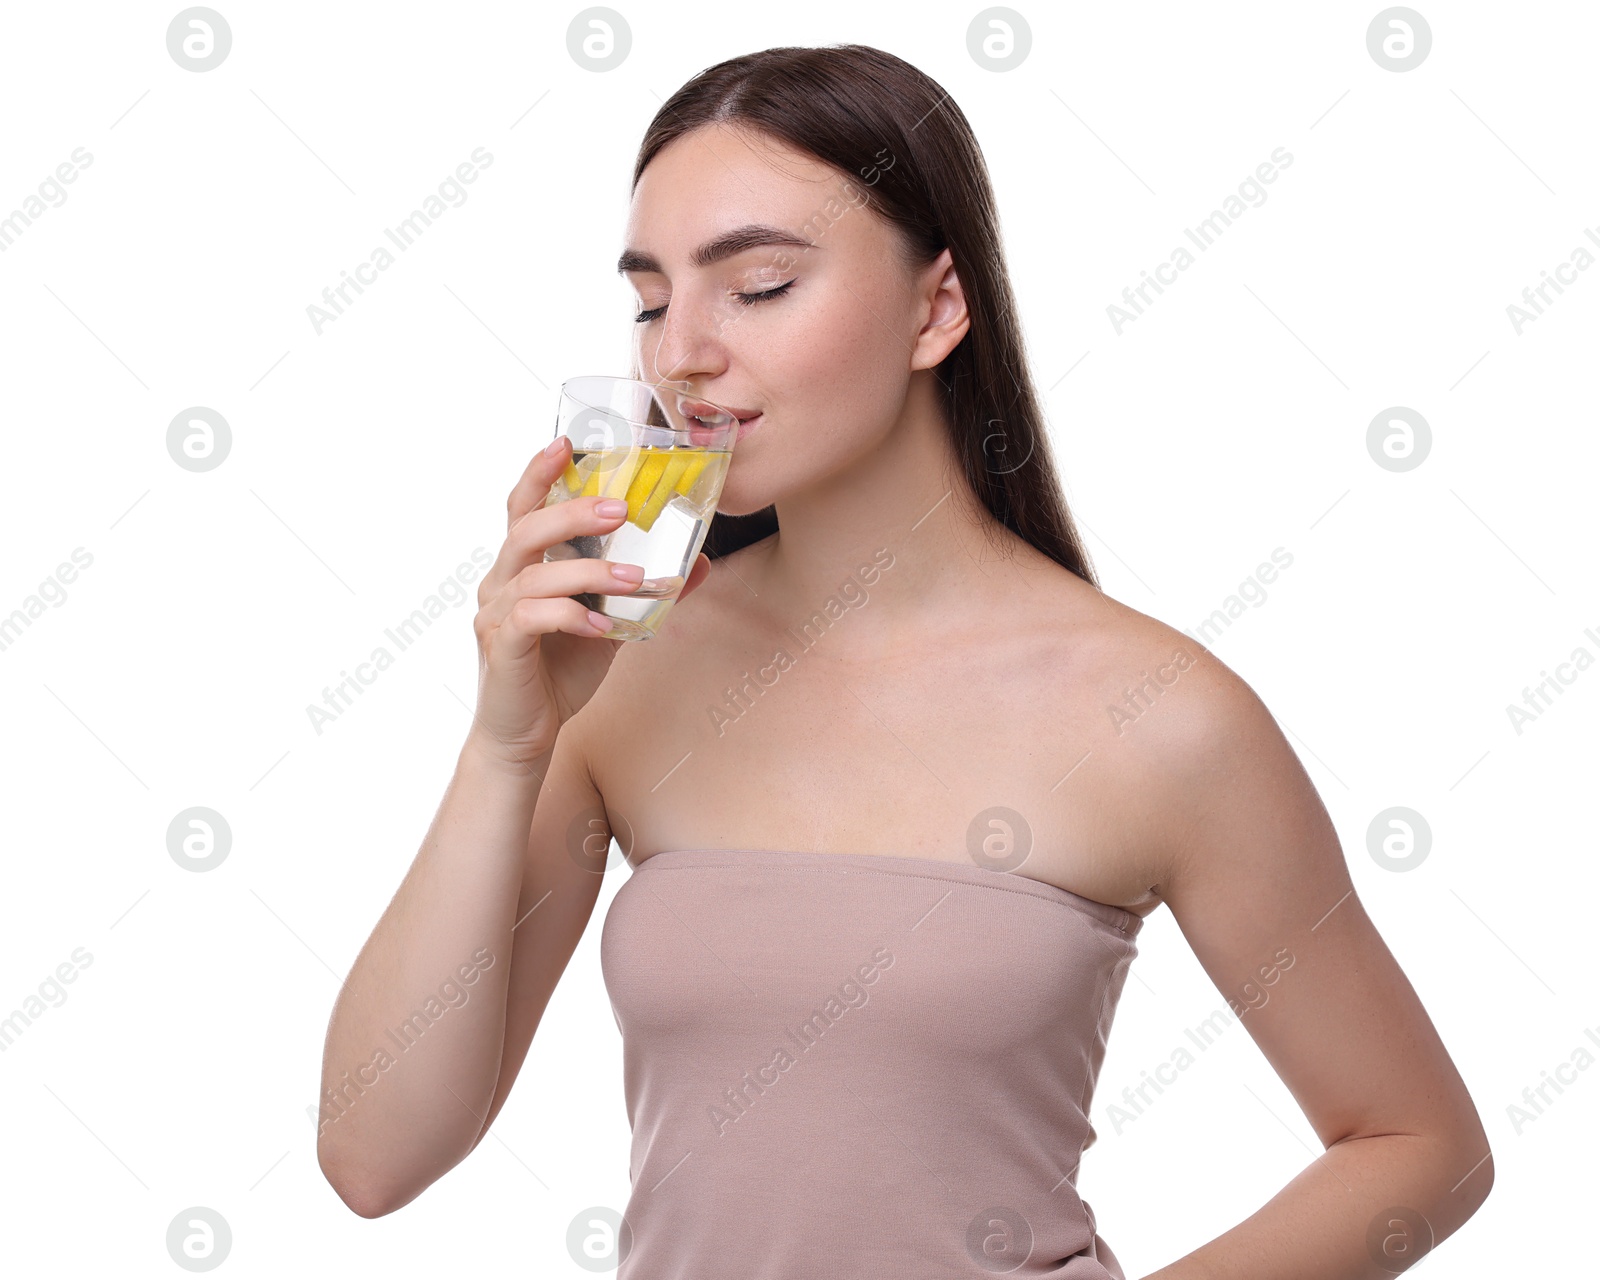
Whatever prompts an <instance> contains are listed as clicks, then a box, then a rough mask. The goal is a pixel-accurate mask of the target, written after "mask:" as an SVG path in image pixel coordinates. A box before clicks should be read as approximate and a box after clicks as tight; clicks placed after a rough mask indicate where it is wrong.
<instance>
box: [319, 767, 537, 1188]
mask: <svg viewBox="0 0 1600 1280" xmlns="http://www.w3.org/2000/svg"><path fill="white" fill-rule="evenodd" d="M534 765H535V768H536V770H537V772H530V773H528V774H527V775H526V776H521V775H514V774H512V773H509V772H507V771H506V770H503V769H500V768H496V767H494V766H493V765H489V764H485V763H484V762H483V761H482V760H481V759H480V758H479V757H478V756H476V755H475V754H474V752H473V751H472V749H471V746H470V743H469V745H468V746H467V747H465V748H463V750H462V752H461V755H460V758H459V760H458V762H457V766H456V771H455V774H454V776H453V777H452V778H451V780H450V785H449V787H448V789H447V791H446V793H445V797H444V799H443V801H442V802H441V804H440V806H439V810H438V813H437V815H436V817H435V819H434V822H433V825H432V826H431V827H430V829H429V831H428V833H427V835H426V837H425V838H424V839H423V842H422V847H421V849H420V850H419V852H418V853H417V856H416V858H415V859H414V861H413V862H412V864H411V867H410V870H409V871H408V872H407V874H406V876H405V878H404V880H403V882H402V883H401V885H400V888H399V889H398V891H397V892H396V893H395V895H394V897H393V899H392V900H391V901H390V903H389V906H388V908H387V909H386V910H385V911H384V913H383V916H382V917H381V919H380V920H379V921H378V923H377V925H376V927H375V928H374V929H373V931H372V934H371V936H370V937H369V938H368V940H367V943H366V945H365V946H364V947H363V948H362V950H361V953H360V955H359V956H358V957H357V958H356V961H355V964H354V965H353V966H352V968H351V971H350V974H349V977H348V978H347V979H346V981H345V984H344V987H343V989H342V990H341V991H340V993H339V996H338V999H337V1001H336V1003H335V1006H334V1011H333V1016H332V1018H331V1020H330V1023H329V1027H328V1034H327V1042H326V1045H325V1047H324V1054H323V1067H322V1086H323V1097H322V1110H321V1116H320V1123H319V1125H318V1131H317V1132H318V1141H317V1154H318V1159H319V1161H320V1162H321V1165H322V1168H323V1170H324V1172H325V1174H326V1175H327V1176H328V1178H329V1180H330V1182H332V1183H333V1184H334V1186H335V1188H336V1189H337V1190H338V1191H339V1193H340V1195H341V1196H344V1197H345V1198H346V1200H347V1201H355V1202H356V1203H358V1204H360V1206H361V1208H360V1209H358V1211H369V1212H370V1211H371V1209H372V1207H373V1206H374V1205H376V1204H378V1203H379V1202H380V1201H381V1202H384V1203H387V1202H388V1200H389V1199H390V1198H391V1196H392V1195H393V1194H394V1190H393V1189H394V1188H397V1187H398V1188H403V1189H404V1190H405V1191H408V1192H409V1195H415V1194H416V1193H417V1192H418V1191H419V1190H420V1189H421V1188H422V1187H424V1186H426V1185H427V1184H428V1183H429V1182H431V1181H432V1180H433V1179H435V1178H437V1177H438V1176H440V1175H441V1174H442V1173H444V1172H445V1170H446V1169H448V1168H449V1167H450V1166H451V1165H452V1164H453V1163H454V1162H455V1161H457V1160H459V1159H460V1158H461V1156H462V1154H463V1153H464V1152H465V1151H466V1150H467V1149H468V1148H469V1146H470V1145H471V1143H472V1141H473V1139H474V1138H475V1137H476V1135H477V1132H478V1128H479V1118H480V1117H481V1115H482V1113H483V1109H484V1107H485V1106H486V1105H487V1102H488V1098H489V1095H490V1094H491V1093H492V1092H493V1090H494V1088H495V1084H496V1081H497V1079H498V1077H499V1071H500V1051H501V1044H502V1042H503V1040H504V1035H505V1019H506V987H507V980H508V977H507V975H508V970H509V969H510V957H511V930H512V927H513V925H514V924H515V923H516V922H515V920H514V918H513V912H514V911H515V908H516V903H517V894H518V889H519V886H520V884H521V876H522V864H523V859H524V855H525V852H526V848H527V841H528V828H529V824H530V821H531V819H532V815H533V810H534V805H535V801H536V799H537V793H538V789H539V778H540V777H542V776H543V773H544V771H545V770H547V769H548V767H549V753H546V755H545V756H544V757H543V758H541V759H539V760H537V761H535V762H534ZM435 1021H437V1024H438V1025H437V1027H434V1026H433V1024H434V1022H435ZM452 1092H453V1093H454V1094H455V1096H456V1097H457V1098H458V1099H460V1100H461V1105H459V1106H458V1105H456V1104H455V1103H452V1102H451V1101H450V1098H451V1093H452ZM473 1108H476V1110H475V1111H474V1110H473ZM409 1195H406V1194H401V1195H400V1197H399V1198H400V1199H401V1200H404V1199H408V1198H409Z"/></svg>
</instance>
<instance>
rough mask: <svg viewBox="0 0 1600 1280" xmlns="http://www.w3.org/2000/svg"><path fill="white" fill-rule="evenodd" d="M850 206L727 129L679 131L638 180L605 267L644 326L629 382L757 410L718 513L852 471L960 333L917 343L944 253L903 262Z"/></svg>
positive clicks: (824, 183)
mask: <svg viewBox="0 0 1600 1280" xmlns="http://www.w3.org/2000/svg"><path fill="white" fill-rule="evenodd" d="M880 163H882V161H880ZM864 200H865V188H864V187H862V186H858V185H857V184H855V183H854V182H852V181H851V180H850V179H849V178H847V177H846V176H845V175H843V174H841V173H839V172H838V171H837V170H835V169H833V168H831V167H830V166H828V165H825V164H823V163H821V162H820V161H817V160H815V159H814V158H812V157H810V156H807V155H805V154H803V153H801V152H797V151H795V150H793V149H792V148H790V147H788V146H787V145H786V144H784V143H781V142H779V141H777V140H776V139H772V138H770V137H768V136H767V135H764V134H758V133H755V132H752V131H749V130H746V129H740V128H736V127H732V126H727V125H706V126H703V127H701V128H699V129H696V130H694V131H692V132H690V133H687V134H685V135H683V136H682V137H680V138H677V139H676V140H674V141H673V142H671V143H670V144H668V145H667V146H666V147H664V148H663V149H662V150H661V151H659V152H658V153H657V154H656V156H655V158H654V159H653V160H652V161H651V162H650V164H649V165H648V166H646V168H645V171H644V173H643V174H642V175H641V176H640V178H639V182H638V185H637V186H636V187H635V189H634V194H633V201H632V205H631V207H630V209H629V214H628V224H627V231H626V237H625V241H624V243H625V244H626V246H627V248H626V250H625V251H624V253H623V255H622V258H621V259H620V260H619V263H618V267H619V270H620V271H622V273H623V274H624V276H625V278H626V279H627V280H628V281H629V282H630V283H631V284H632V286H633V289H634V292H635V294H636V299H635V300H636V302H637V304H638V305H637V309H636V310H637V314H638V315H639V316H640V317H641V318H640V319H639V321H638V322H637V323H636V324H635V326H634V345H633V360H634V370H635V373H636V376H642V377H644V378H645V379H646V380H649V381H657V380H663V381H667V380H676V381H683V382H687V383H688V385H689V390H690V393H691V394H692V395H697V396H701V397H703V398H705V399H706V400H709V401H711V402H713V403H715V404H718V405H721V406H723V407H724V408H727V409H730V410H733V411H734V412H735V413H736V414H737V415H738V416H739V417H740V418H745V417H748V416H750V415H752V414H759V415H760V416H759V418H758V419H756V420H755V421H754V423H753V426H752V429H751V430H749V431H748V432H747V433H746V434H745V435H744V436H743V437H742V438H741V439H740V440H739V441H738V443H737V444H736V445H735V447H734V451H733V459H734V462H733V467H732V468H731V469H730V471H729V473H728V478H727V481H726V482H725V484H724V488H723V494H722V498H721V500H720V501H719V503H718V508H719V509H720V510H723V511H726V512H728V513H730V514H734V515H743V514H748V513H749V512H752V511H758V510H760V509H761V508H763V507H765V506H767V505H768V504H769V503H771V502H773V501H775V500H777V499H779V498H781V497H782V496H784V495H785V494H787V493H792V492H795V491H797V490H800V489H804V488H807V487H809V486H812V485H815V484H817V483H818V482H820V481H823V480H826V479H827V478H828V477H829V476H832V475H836V474H838V473H839V471H840V470H841V469H843V468H847V467H849V466H850V465H851V464H852V463H853V462H854V461H855V460H856V459H858V458H860V457H861V456H862V455H863V454H865V453H866V452H868V451H870V450H872V449H874V448H875V447H876V446H877V445H878V444H879V443H880V442H881V440H882V439H883V437H884V436H885V435H886V434H887V433H888V432H889V431H890V430H891V429H892V428H893V426H894V424H895V423H896V421H897V420H898V419H899V417H900V414H901V412H902V409H903V408H904V405H905V401H906V393H907V388H908V386H909V383H910V377H911V373H912V371H913V369H916V368H925V367H932V366H933V365H935V364H937V363H938V362H939V361H940V360H941V359H943V358H944V355H945V354H946V352H947V351H948V350H949V348H950V347H952V346H954V345H955V342H956V341H959V339H960V333H956V334H955V335H954V336H953V337H950V336H949V335H948V334H942V331H936V332H935V333H933V334H932V335H931V337H930V335H929V334H927V333H924V332H923V330H924V327H925V326H926V325H927V323H928V320H929V316H930V311H931V310H937V308H938V305H940V304H937V303H936V302H935V294H936V293H938V292H939V291H938V289H937V285H938V283H939V281H940V280H941V279H944V278H945V276H946V272H947V271H948V268H949V255H948V251H947V252H946V253H944V254H941V255H940V257H939V258H938V259H936V260H935V261H934V262H933V263H932V264H930V265H929V266H928V267H927V268H925V269H923V270H920V271H914V270H913V269H911V268H909V267H907V266H906V265H905V263H904V260H903V258H902V256H901V252H900V247H899V246H900V240H899V237H898V234H897V232H896V231H895V230H893V229H892V228H891V227H890V226H889V225H888V224H886V223H885V222H884V221H883V220H882V219H880V218H879V217H878V216H877V215H876V214H875V213H873V212H871V211H870V210H869V209H867V208H865V207H864V204H863V202H864ZM763 228H764V229H765V230H762V229H763ZM735 232H742V233H743V234H741V235H738V236H733V235H732V234H731V233H735ZM950 277H951V278H952V279H953V272H952V273H950ZM963 314H964V308H963ZM936 318H937V317H936ZM961 332H965V325H964V323H963V324H962V325H961Z"/></svg>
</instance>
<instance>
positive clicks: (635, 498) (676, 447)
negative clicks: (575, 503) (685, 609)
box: [544, 376, 739, 640]
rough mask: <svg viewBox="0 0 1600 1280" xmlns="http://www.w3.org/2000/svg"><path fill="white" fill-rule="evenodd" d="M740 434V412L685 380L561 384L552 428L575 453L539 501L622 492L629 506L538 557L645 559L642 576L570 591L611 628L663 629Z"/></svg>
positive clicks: (619, 635) (643, 635)
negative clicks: (619, 589) (610, 523)
mask: <svg viewBox="0 0 1600 1280" xmlns="http://www.w3.org/2000/svg"><path fill="white" fill-rule="evenodd" d="M738 434H739V420H738V418H737V417H735V416H734V415H733V414H732V413H729V412H728V411H727V410H726V409H724V408H722V407H720V406H718V405H714V404H711V403H710V402H709V401H706V400H701V399H699V398H698V397H696V396H692V395H690V394H689V390H688V388H687V386H686V385H685V384H683V383H678V382H640V381H637V380H636V379H633V378H616V377H603V376H595V377H584V378H569V379H568V380H567V381H566V382H564V383H562V384H561V398H560V401H559V403H558V405H557V408H556V430H555V435H556V437H560V436H563V435H565V436H567V437H568V438H569V439H570V440H571V441H572V461H571V462H570V463H569V464H568V466H567V469H566V471H565V473H563V474H562V475H561V476H559V477H558V478H557V479H556V481H555V483H554V484H552V485H551V486H550V492H549V495H548V496H547V497H546V499H545V505H546V506H555V505H556V504H557V503H559V502H568V501H571V500H572V499H573V498H593V497H601V498H621V499H623V500H624V501H626V502H627V504H628V514H627V517H626V519H624V520H623V522H622V523H621V524H620V525H618V526H617V528H616V529H615V530H614V531H612V532H611V533H606V534H600V535H594V534H587V535H584V536H581V537H577V538H570V539H568V540H567V541H566V542H561V543H557V544H556V545H555V546H553V547H551V548H550V549H549V550H548V551H546V552H545V554H544V558H545V560H546V561H547V562H548V561H551V560H570V559H574V558H576V557H580V556H584V557H591V558H599V559H603V560H613V561H616V562H618V563H620V564H637V565H641V566H643V568H644V582H643V583H642V584H641V585H640V586H639V589H638V590H636V591H633V592H631V593H629V594H627V595H615V594H608V593H605V592H597V591H596V592H591V591H585V592H581V593H579V594H578V595H575V596H573V597H572V598H573V599H574V600H577V601H578V602H579V603H581V604H583V605H584V606H585V607H587V608H590V609H593V610H594V611H595V612H596V613H600V614H604V615H605V616H606V617H607V618H610V619H611V622H612V625H611V629H610V630H609V631H607V632H606V636H607V637H608V638H610V639H612V640H649V639H650V638H651V637H652V636H654V635H655V634H656V632H657V630H659V629H660V626H661V622H662V620H663V619H664V618H665V617H666V615H667V611H668V610H669V609H671V608H672V605H673V602H674V601H675V600H677V598H678V593H679V592H680V591H681V590H682V589H683V584H684V581H685V579H686V578H687V577H688V575H689V570H690V568H691V567H692V566H693V565H694V561H695V557H696V556H698V555H699V554H700V546H701V544H702V543H703V542H705V539H706V530H707V529H708V528H710V525H711V517H712V516H713V515H714V514H715V513H716V506H717V499H718V498H719V497H720V496H721V494H722V481H723V478H724V477H725V476H726V475H727V474H728V464H729V463H730V462H731V461H732V457H733V442H734V441H735V440H736V439H737V438H738Z"/></svg>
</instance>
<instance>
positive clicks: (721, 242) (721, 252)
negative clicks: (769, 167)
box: [617, 223, 815, 275]
mask: <svg viewBox="0 0 1600 1280" xmlns="http://www.w3.org/2000/svg"><path fill="white" fill-rule="evenodd" d="M761 245H795V246H800V247H804V248H806V249H811V248H814V247H815V245H814V244H813V243H812V241H810V240H807V239H805V238H804V237H802V236H798V235H796V234H795V233H794V232H793V231H785V230H784V229H783V228H782V227H767V226H762V225H761V224H760V223H748V224H746V225H745V226H742V227H735V228H734V229H733V230H732V231H725V232H723V233H722V234H721V235H720V236H717V237H716V239H714V240H707V241H706V242H705V243H704V244H703V245H701V246H700V247H699V248H698V249H696V250H695V251H694V252H693V253H692V254H690V255H689V263H690V265H691V266H695V267H709V266H711V265H712V264H714V263H717V262H721V261H722V260H723V259H724V258H731V257H733V255H734V254H736V253H743V252H744V251H745V250H746V249H754V248H757V247H759V246H761ZM630 271H649V272H654V273H655V274H657V275H665V274H666V272H664V271H662V270H661V264H660V263H659V262H658V261H656V259H655V258H653V257H651V256H650V255H649V254H648V253H645V252H644V251H643V250H640V249H624V250H623V251H622V256H621V257H620V258H618V259H617V274H618V275H626V274H627V273H628V272H630Z"/></svg>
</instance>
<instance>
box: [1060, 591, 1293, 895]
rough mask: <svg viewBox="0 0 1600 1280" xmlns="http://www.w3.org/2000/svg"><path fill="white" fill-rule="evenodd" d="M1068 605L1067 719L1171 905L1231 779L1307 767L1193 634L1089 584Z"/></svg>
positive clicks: (1152, 883)
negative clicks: (1196, 831)
mask: <svg viewBox="0 0 1600 1280" xmlns="http://www.w3.org/2000/svg"><path fill="white" fill-rule="evenodd" d="M1068 601H1069V609H1070V617H1071V620H1070V622H1069V624H1068V626H1069V629H1068V630H1067V631H1066V634H1067V635H1068V636H1069V637H1070V640H1069V647H1068V654H1067V660H1068V665H1069V670H1070V671H1071V673H1072V674H1071V676H1070V678H1069V679H1068V680H1067V682H1066V684H1065V686H1064V689H1063V693H1064V695H1065V697H1066V699H1067V704H1068V706H1070V707H1071V708H1073V711H1072V712H1070V713H1068V712H1066V711H1064V712H1063V715H1066V714H1073V715H1076V716H1077V717H1078V718H1079V724H1078V730H1077V734H1078V737H1079V738H1080V739H1081V740H1082V741H1083V742H1084V743H1085V745H1086V749H1087V750H1089V751H1092V752H1098V753H1099V754H1100V757H1101V761H1100V763H1101V768H1100V769H1099V770H1098V771H1097V772H1096V775H1095V778H1094V783H1095V786H1096V788H1097V790H1098V792H1099V793H1100V794H1101V795H1102V796H1103V797H1104V800H1103V804H1105V805H1106V806H1109V807H1112V808H1113V809H1114V814H1115V820H1116V821H1117V822H1118V823H1121V824H1123V825H1124V827H1125V828H1126V830H1127V831H1128V832H1129V835H1130V842H1129V844H1130V847H1131V848H1133V849H1136V850H1137V851H1138V857H1139V861H1140V864H1141V873H1142V875H1143V876H1144V878H1145V880H1146V882H1147V883H1148V885H1149V887H1150V888H1151V890H1152V891H1154V892H1155V893H1156V894H1157V895H1158V896H1161V897H1163V898H1164V897H1166V894H1167V891H1168V889H1169V888H1170V886H1171V884H1172V881H1173V878H1174V874H1175V871H1176V866H1177V863H1178V860H1179V859H1180V858H1181V856H1182V854H1183V852H1184V850H1185V848H1186V844H1185V842H1186V838H1187V836H1188V834H1189V832H1190V831H1191V829H1192V827H1193V824H1194V823H1195V821H1196V819H1197V817H1198V815H1199V814H1200V813H1201V812H1202V811H1203V810H1204V809H1205V808H1206V806H1207V805H1209V804H1212V803H1214V802H1215V800H1216V795H1217V792H1216V784H1217V782H1218V780H1219V777H1220V775H1221V774H1222V773H1224V772H1229V771H1233V772H1237V771H1241V770H1250V769H1259V768H1261V767H1262V765H1263V763H1264V762H1265V761H1266V760H1267V759H1268V758H1272V759H1273V760H1275V766H1274V768H1275V772H1276V775H1277V780H1278V781H1279V782H1281V781H1282V780H1283V775H1284V774H1285V773H1294V772H1299V762H1298V759H1297V758H1296V757H1295V756H1294V754H1293V752H1292V751H1290V750H1289V749H1288V747H1287V743H1285V742H1284V740H1283V735H1282V734H1281V732H1280V731H1279V730H1278V727H1277V724H1276V722H1275V721H1274V720H1273V718H1272V716H1271V714H1270V713H1269V712H1268V711H1267V709H1266V707H1265V706H1264V705H1263V703H1262V701H1261V699H1260V698H1259V697H1258V696H1257V695H1256V692H1255V690H1254V689H1252V688H1251V687H1250V685H1249V684H1248V683H1247V682H1246V681H1245V680H1244V679H1243V678H1242V677H1241V676H1240V675H1239V674H1238V673H1237V672H1235V671H1233V670H1232V669H1231V668H1230V667H1228V666H1227V664H1226V663H1224V662H1222V660H1221V659H1219V658H1218V657H1217V656H1216V655H1215V654H1213V653H1212V652H1211V651H1210V650H1209V649H1207V648H1206V647H1205V646H1204V645H1202V644H1201V643H1200V642H1199V641H1197V640H1195V639H1194V638H1193V637H1192V636H1189V635H1187V634H1185V633H1184V632H1182V631H1179V630H1178V629H1176V628H1175V627H1172V626H1169V625H1168V624H1167V623H1165V622H1162V621H1161V620H1159V619H1157V618H1152V617H1150V616H1149V615H1147V614H1144V613H1141V612H1139V611H1138V610H1137V609H1134V608H1131V607H1129V606H1127V605H1125V604H1122V603H1121V602H1119V601H1116V600H1114V599H1112V598H1111V597H1109V596H1105V595H1103V594H1101V593H1099V592H1097V591H1096V590H1095V589H1094V588H1092V587H1089V586H1088V585H1087V584H1081V583H1080V585H1079V587H1078V588H1074V589H1072V590H1069V592H1068ZM1089 758H1090V759H1092V758H1093V757H1092V756H1091V757H1089ZM1301 777H1302V778H1303V774H1301ZM1305 785H1306V786H1309V783H1306V784H1305ZM1295 791H1296V794H1297V795H1298V796H1299V798H1300V799H1301V800H1302V801H1304V799H1305V793H1304V789H1303V788H1300V787H1297V788H1295Z"/></svg>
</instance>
